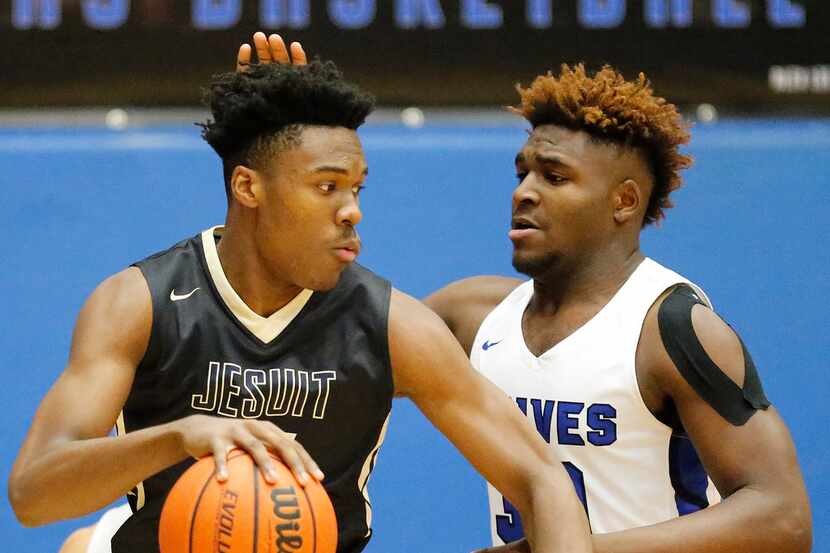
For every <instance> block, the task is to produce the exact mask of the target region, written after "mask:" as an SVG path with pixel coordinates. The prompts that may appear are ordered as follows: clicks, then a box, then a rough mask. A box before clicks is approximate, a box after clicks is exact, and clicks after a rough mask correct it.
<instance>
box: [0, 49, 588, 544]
mask: <svg viewBox="0 0 830 553" xmlns="http://www.w3.org/2000/svg"><path fill="white" fill-rule="evenodd" d="M272 46H273V45H272ZM281 50H284V47H282V49H281ZM208 99H209V104H210V107H211V110H212V113H213V120H212V121H209V122H208V123H206V124H205V125H204V133H203V135H204V137H205V139H206V140H207V141H208V142H209V143H210V145H211V146H212V147H213V148H214V149H215V150H216V152H217V153H218V154H219V156H220V157H221V158H222V161H223V168H224V177H225V184H226V192H227V196H228V212H227V217H226V223H225V225H224V227H214V228H211V229H208V230H206V231H204V232H202V233H200V234H197V235H196V236H193V237H192V238H189V239H186V240H183V241H182V242H180V243H178V244H176V245H175V246H173V247H171V248H170V249H168V250H166V251H163V252H160V253H158V254H155V255H153V256H150V257H148V258H146V259H144V260H142V261H140V262H138V263H136V264H135V265H134V266H132V267H130V268H128V269H126V270H124V271H122V272H120V273H118V274H116V275H114V276H112V277H110V278H108V279H107V280H105V281H104V282H103V283H102V284H101V285H100V286H99V287H98V288H97V289H96V290H95V291H94V292H93V293H92V295H91V296H90V298H89V299H88V300H87V302H86V304H85V305H84V307H83V309H82V310H81V313H80V316H79V318H78V322H77V325H76V328H75V332H74V335H73V340H72V346H71V352H70V357H69V362H68V365H67V367H66V369H65V371H64V372H63V374H62V375H61V376H60V378H59V379H58V380H57V382H56V383H55V384H54V386H53V387H52V389H51V390H50V391H49V393H48V394H47V395H46V397H45V398H44V399H43V401H42V403H41V405H40V407H39V408H38V411H37V413H36V415H35V418H34V421H33V423H32V426H31V428H30V430H29V432H28V435H27V437H26V440H25V442H24V444H23V446H22V448H21V450H20V453H19V455H18V458H17V461H16V463H15V465H14V468H13V471H12V474H11V476H10V479H9V496H10V500H11V503H12V505H13V507H14V510H15V512H16V514H17V516H18V518H19V519H20V520H21V521H22V522H23V523H24V524H26V525H28V526H36V525H42V524H46V523H49V522H52V521H57V520H62V519H67V518H72V517H76V516H80V515H84V514H86V513H90V512H93V511H95V510H97V509H100V508H101V507H103V506H105V505H107V504H109V503H111V502H112V501H114V500H115V499H117V498H118V497H119V496H122V495H124V494H128V499H129V501H130V504H131V506H132V508H133V511H134V514H133V516H132V517H131V518H130V519H129V520H127V522H126V523H124V525H123V526H121V528H120V529H119V530H118V532H117V533H116V535H115V537H114V538H113V539H112V551H113V552H114V553H152V552H154V551H158V539H157V528H158V517H159V513H160V509H161V506H162V503H163V501H164V498H165V495H166V493H167V491H168V490H169V488H170V486H171V485H172V484H173V482H174V481H175V480H176V478H177V477H178V476H179V475H180V474H181V473H182V471H183V470H185V468H186V467H187V466H188V465H189V464H190V463H192V462H193V461H192V458H198V457H202V456H206V455H212V456H213V458H214V459H215V461H216V465H217V478H218V479H220V480H223V479H225V478H227V466H226V455H227V454H228V452H229V450H230V449H231V448H234V447H240V448H243V449H245V450H246V451H248V452H249V453H250V454H251V455H252V456H253V458H254V459H255V461H256V462H257V464H258V465H259V467H260V469H261V470H262V472H263V474H264V475H265V477H266V479H268V480H271V479H272V478H271V470H272V461H271V460H270V458H269V456H268V455H267V451H269V450H270V451H272V452H274V453H276V454H277V455H279V457H280V458H281V459H282V460H283V461H284V462H285V463H286V464H287V465H288V466H290V467H291V469H292V470H293V471H294V473H295V474H296V475H297V477H298V479H300V481H301V482H304V481H308V479H309V478H317V479H321V480H322V481H323V484H324V486H325V487H326V489H327V490H328V492H329V494H330V496H331V498H332V500H333V503H334V506H335V511H336V513H337V518H338V525H339V534H340V541H339V546H338V552H339V553H353V552H358V551H361V550H362V549H363V548H364V546H365V545H366V543H367V542H368V540H369V537H370V535H371V506H370V505H369V502H368V497H367V496H366V494H365V491H366V484H367V480H368V477H369V473H370V472H371V469H372V467H373V465H374V463H375V459H376V455H377V452H378V448H379V447H380V444H381V442H382V440H383V435H384V432H385V428H386V422H387V420H388V415H389V409H390V404H391V400H392V399H393V397H396V396H398V397H409V398H410V399H412V400H413V401H414V402H415V404H416V405H418V407H419V408H420V409H421V410H422V412H423V413H424V414H425V415H426V416H427V417H428V418H429V419H430V421H432V422H433V423H434V424H435V426H436V427H437V428H438V429H439V430H441V431H442V432H443V433H444V434H445V435H446V436H447V437H448V438H449V439H450V440H451V441H452V442H453V443H454V444H455V445H456V446H457V447H458V448H459V449H460V450H461V452H462V453H463V454H464V455H465V456H466V457H467V458H468V459H469V460H470V461H471V462H472V464H473V465H474V466H475V467H476V468H477V469H478V470H479V471H480V472H481V473H482V475H484V476H485V477H486V478H487V479H488V480H490V481H491V482H493V483H494V484H495V485H497V486H499V488H500V489H501V490H502V491H503V492H504V493H505V494H506V495H507V496H509V497H510V499H511V501H513V502H514V504H516V505H517V506H518V508H519V510H520V511H521V512H522V514H523V515H524V517H525V518H524V520H525V521H526V529H527V532H528V537H529V538H530V539H531V541H532V543H533V545H534V547H535V549H536V551H539V552H565V551H567V552H569V553H570V552H583V551H588V550H589V549H590V538H589V535H588V528H587V523H586V520H585V518H584V513H583V511H582V507H581V505H580V504H579V502H578V501H577V499H576V497H575V495H574V494H573V492H572V489H571V485H570V481H569V480H568V477H567V475H566V474H565V472H564V470H563V469H562V465H561V464H560V463H559V462H558V461H557V459H556V458H554V456H553V455H551V454H550V452H549V450H548V449H547V448H546V447H545V445H544V443H543V441H542V440H541V439H540V438H539V436H538V435H536V434H535V433H534V432H533V431H532V430H531V428H530V427H529V426H528V425H527V424H526V421H525V420H524V419H523V418H522V417H521V416H520V415H519V413H518V412H517V411H516V409H515V408H514V407H513V405H512V404H511V402H510V401H509V399H508V398H507V397H506V396H505V395H504V394H502V393H501V392H500V391H499V390H498V389H496V388H495V387H494V386H492V385H491V384H490V383H489V382H488V381H487V380H486V379H484V378H482V377H481V376H479V375H478V374H477V373H476V372H475V371H473V370H472V368H471V367H470V365H469V361H468V360H467V359H466V356H465V355H464V352H463V351H462V349H461V348H460V347H459V345H458V343H457V342H456V341H455V339H454V338H453V336H452V334H451V333H450V332H449V330H448V329H447V328H446V326H445V325H444V324H443V322H442V321H441V320H440V319H439V318H438V317H437V316H436V315H434V314H433V313H432V312H431V311H430V310H429V309H427V308H426V307H425V306H423V305H422V304H421V303H419V302H417V301H416V300H414V299H412V298H410V297H409V296H407V295H405V294H403V293H401V292H398V291H397V290H394V289H393V288H392V287H391V286H390V284H389V283H388V282H387V281H385V280H383V279H382V278H380V277H378V276H376V275H374V274H372V273H371V272H369V271H368V270H367V269H365V268H363V267H361V266H359V265H356V264H354V263H353V262H354V260H355V258H356V257H357V255H358V253H359V250H360V240H359V238H358V235H357V231H356V227H357V225H358V224H359V223H360V221H361V218H362V213H361V210H360V207H359V200H358V198H359V193H360V189H361V188H362V186H363V182H364V179H365V178H366V174H367V166H366V162H365V159H364V155H363V151H362V148H361V144H360V140H359V139H358V136H357V134H356V132H355V129H356V128H357V127H358V126H359V125H360V124H361V123H362V122H363V121H364V119H365V117H366V116H367V114H368V113H369V111H370V110H371V108H372V100H371V98H370V97H368V96H367V95H365V94H364V93H363V92H361V91H359V90H358V89H357V88H356V87H354V86H352V85H350V84H348V83H346V82H344V81H343V80H342V78H341V76H340V74H339V72H338V71H337V70H336V68H334V66H333V65H332V64H330V63H321V62H314V63H311V64H308V65H305V66H293V67H292V66H289V65H277V64H274V65H259V66H255V67H252V68H251V69H250V70H249V71H246V72H237V73H234V74H226V75H222V76H219V77H218V78H217V79H216V80H215V81H214V82H213V83H212V85H211V88H210V91H209V94H208ZM113 425H117V427H118V436H116V437H108V436H107V434H108V432H109V429H110V428H112V427H113ZM550 520H556V521H557V524H549V521H550Z"/></svg>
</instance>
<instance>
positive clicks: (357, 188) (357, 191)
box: [352, 184, 366, 196]
mask: <svg viewBox="0 0 830 553" xmlns="http://www.w3.org/2000/svg"><path fill="white" fill-rule="evenodd" d="M365 188H366V186H365V185H362V184H356V185H354V186H352V193H353V194H354V195H355V196H359V195H360V193H361V192H362V191H363V190H365Z"/></svg>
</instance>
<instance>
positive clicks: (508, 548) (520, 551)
mask: <svg viewBox="0 0 830 553" xmlns="http://www.w3.org/2000/svg"><path fill="white" fill-rule="evenodd" d="M473 553H531V551H530V544H529V543H528V541H527V540H524V539H523V540H519V541H514V542H512V543H508V544H507V545H499V546H497V547H488V548H486V549H479V550H477V551H473Z"/></svg>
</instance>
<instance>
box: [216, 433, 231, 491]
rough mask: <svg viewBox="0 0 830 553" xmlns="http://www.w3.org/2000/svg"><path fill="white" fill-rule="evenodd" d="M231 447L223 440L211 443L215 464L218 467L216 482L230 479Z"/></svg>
mask: <svg viewBox="0 0 830 553" xmlns="http://www.w3.org/2000/svg"><path fill="white" fill-rule="evenodd" d="M231 449H232V448H231V446H230V445H229V444H227V443H225V442H224V441H222V440H214V441H213V442H211V450H212V451H213V463H214V464H215V465H216V480H217V481H219V482H225V481H227V479H228V452H229V451H230V450H231Z"/></svg>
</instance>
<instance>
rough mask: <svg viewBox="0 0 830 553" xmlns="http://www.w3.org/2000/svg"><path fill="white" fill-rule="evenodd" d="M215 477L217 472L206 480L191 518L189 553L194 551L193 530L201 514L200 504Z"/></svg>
mask: <svg viewBox="0 0 830 553" xmlns="http://www.w3.org/2000/svg"><path fill="white" fill-rule="evenodd" d="M214 476H216V470H214V471H213V472H212V473H210V475H209V476H208V478H207V480H205V483H204V484H203V485H202V490H201V491H200V492H199V497H198V498H197V499H196V505H194V506H193V515H191V517H190V538H189V539H188V542H187V553H192V551H193V530H194V529H195V528H196V515H197V514H199V504H200V503H201V502H202V496H203V495H204V494H205V490H206V489H207V487H208V484H210V481H211V479H212V478H213V477H214Z"/></svg>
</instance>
